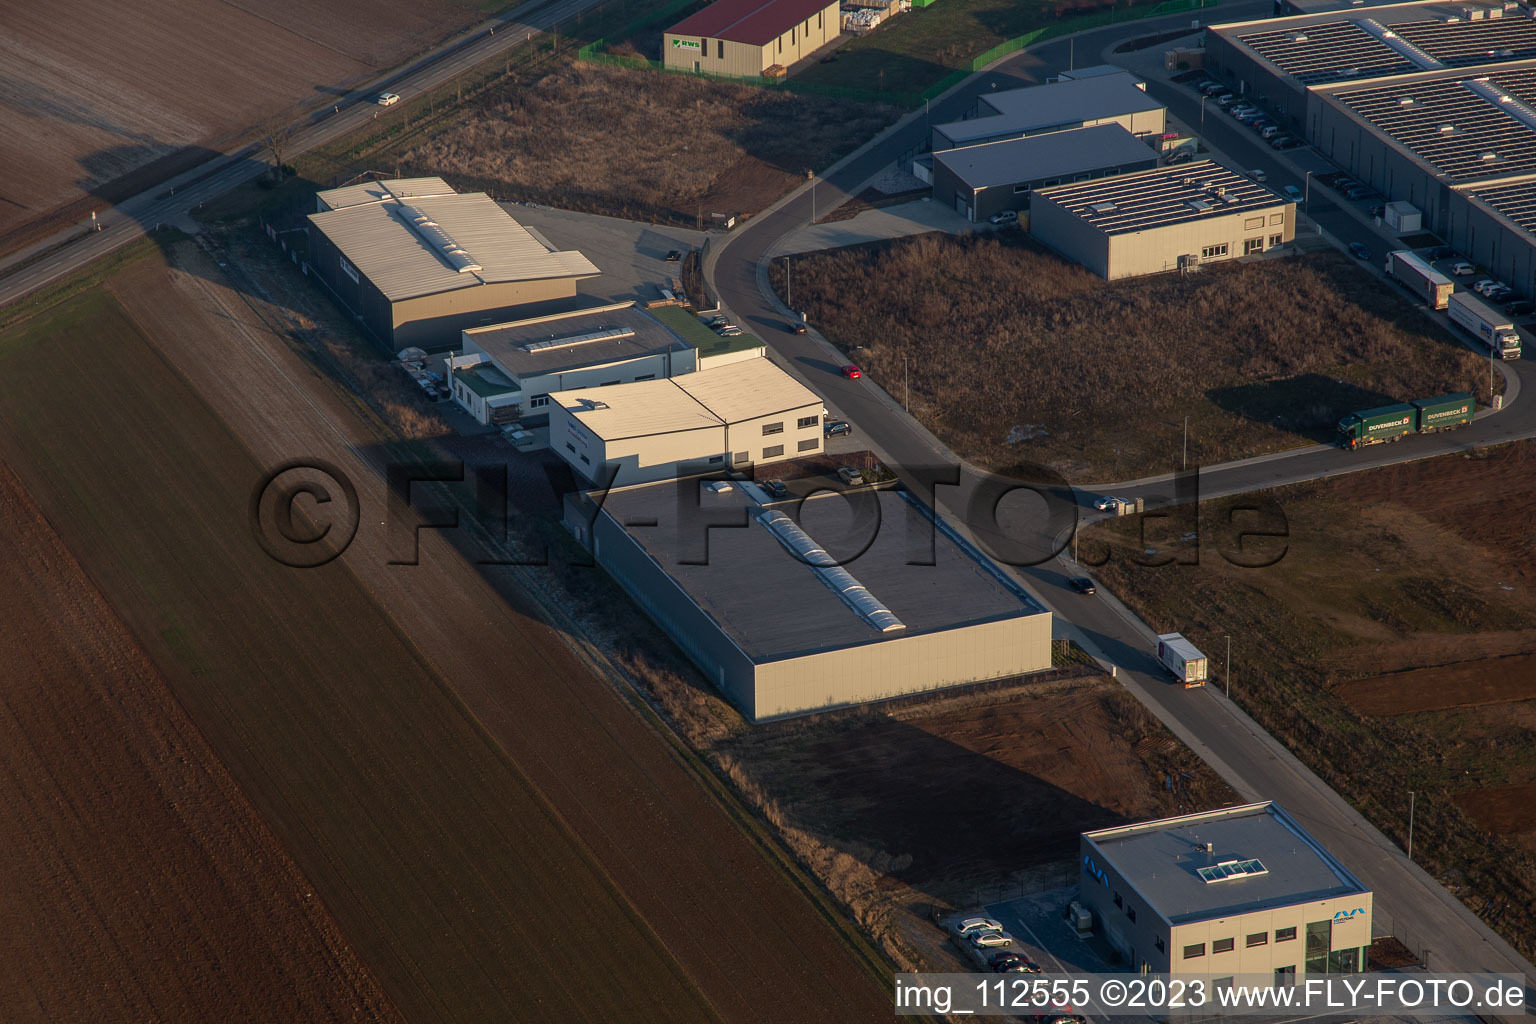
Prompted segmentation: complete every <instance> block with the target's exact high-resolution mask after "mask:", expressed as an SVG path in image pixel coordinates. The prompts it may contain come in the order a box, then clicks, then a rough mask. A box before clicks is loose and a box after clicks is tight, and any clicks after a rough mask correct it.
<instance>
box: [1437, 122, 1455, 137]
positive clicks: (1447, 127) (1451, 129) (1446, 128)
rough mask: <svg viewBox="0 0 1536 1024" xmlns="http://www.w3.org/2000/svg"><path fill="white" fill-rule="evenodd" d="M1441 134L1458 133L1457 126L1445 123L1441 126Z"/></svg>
mask: <svg viewBox="0 0 1536 1024" xmlns="http://www.w3.org/2000/svg"><path fill="white" fill-rule="evenodd" d="M1440 134H1441V135H1455V134H1456V126H1455V125H1453V124H1443V125H1441V126H1440Z"/></svg>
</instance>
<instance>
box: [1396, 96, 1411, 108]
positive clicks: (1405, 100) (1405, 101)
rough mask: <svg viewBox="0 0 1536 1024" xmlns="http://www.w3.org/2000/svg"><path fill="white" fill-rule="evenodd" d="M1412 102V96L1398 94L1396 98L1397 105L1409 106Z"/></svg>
mask: <svg viewBox="0 0 1536 1024" xmlns="http://www.w3.org/2000/svg"><path fill="white" fill-rule="evenodd" d="M1413 104H1414V99H1413V97H1412V96H1399V97H1398V98H1397V105H1398V106H1400V107H1411V106H1413Z"/></svg>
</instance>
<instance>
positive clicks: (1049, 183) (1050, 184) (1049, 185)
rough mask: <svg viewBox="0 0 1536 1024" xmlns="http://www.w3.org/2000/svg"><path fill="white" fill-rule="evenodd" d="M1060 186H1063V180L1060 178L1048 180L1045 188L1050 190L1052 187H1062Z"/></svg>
mask: <svg viewBox="0 0 1536 1024" xmlns="http://www.w3.org/2000/svg"><path fill="white" fill-rule="evenodd" d="M1060 184H1061V179H1060V178H1047V179H1046V181H1045V187H1046V188H1050V187H1051V186H1052V185H1060Z"/></svg>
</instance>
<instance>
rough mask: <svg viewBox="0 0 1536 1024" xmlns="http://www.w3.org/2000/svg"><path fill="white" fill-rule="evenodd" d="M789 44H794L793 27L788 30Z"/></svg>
mask: <svg viewBox="0 0 1536 1024" xmlns="http://www.w3.org/2000/svg"><path fill="white" fill-rule="evenodd" d="M789 45H790V46H794V45H795V30H794V29H790V30H789Z"/></svg>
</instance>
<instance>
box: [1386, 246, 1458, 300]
mask: <svg viewBox="0 0 1536 1024" xmlns="http://www.w3.org/2000/svg"><path fill="white" fill-rule="evenodd" d="M1387 276H1388V277H1391V278H1394V279H1396V280H1398V281H1400V282H1402V284H1403V285H1404V286H1405V287H1406V288H1407V289H1408V290H1409V291H1411V292H1413V294H1414V295H1417V296H1418V297H1419V298H1421V299H1423V300H1424V302H1425V304H1426V305H1428V306H1429V308H1430V309H1444V308H1445V307H1446V305H1447V304H1448V303H1449V302H1450V301H1451V294H1452V293H1453V292H1454V291H1455V290H1456V284H1455V282H1453V281H1452V280H1451V279H1450V278H1448V277H1446V276H1445V275H1444V274H1442V273H1440V271H1438V270H1436V269H1435V268H1434V267H1432V266H1430V265H1429V261H1427V260H1425V259H1424V258H1423V257H1420V256H1415V255H1414V254H1413V253H1411V252H1409V251H1408V250H1407V249H1399V250H1397V251H1396V252H1389V253H1387Z"/></svg>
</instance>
